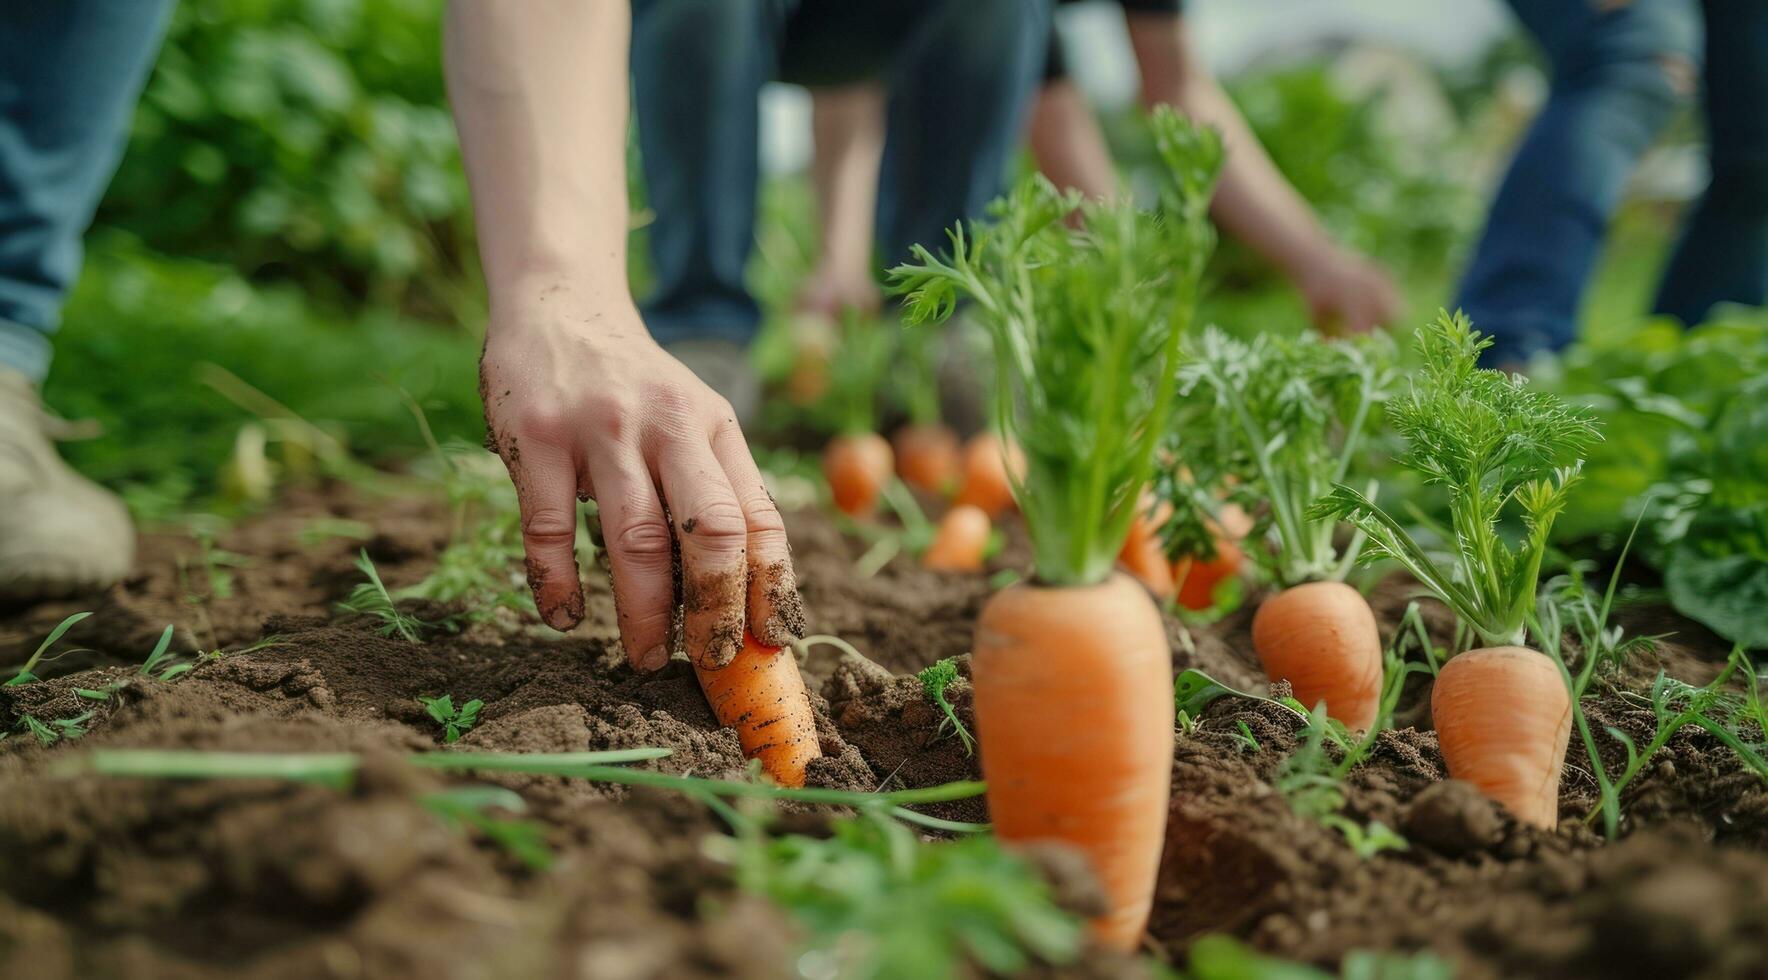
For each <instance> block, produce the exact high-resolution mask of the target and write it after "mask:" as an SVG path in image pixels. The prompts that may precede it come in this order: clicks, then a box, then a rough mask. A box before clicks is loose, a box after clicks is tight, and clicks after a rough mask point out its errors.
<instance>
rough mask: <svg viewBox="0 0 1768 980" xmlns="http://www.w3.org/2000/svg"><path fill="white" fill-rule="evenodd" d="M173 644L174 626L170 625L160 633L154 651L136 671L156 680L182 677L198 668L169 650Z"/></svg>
mask: <svg viewBox="0 0 1768 980" xmlns="http://www.w3.org/2000/svg"><path fill="white" fill-rule="evenodd" d="M171 646H172V627H171V626H170V625H168V626H167V627H166V629H165V631H164V632H162V633H161V634H160V640H159V642H158V643H156V644H154V648H153V652H152V653H150V654H148V655H147V659H146V660H145V661H143V662H142V664H141V669H140V670H138V671H136V673H138V674H140V675H141V676H142V677H150V678H152V679H154V680H156V681H169V680H172V679H174V678H177V677H182V676H183V675H185V674H188V673H190V672H191V671H192V670H195V669H196V664H194V663H189V662H186V661H180V660H178V659H177V656H176V655H175V654H173V653H171V652H169V650H170V648H171Z"/></svg>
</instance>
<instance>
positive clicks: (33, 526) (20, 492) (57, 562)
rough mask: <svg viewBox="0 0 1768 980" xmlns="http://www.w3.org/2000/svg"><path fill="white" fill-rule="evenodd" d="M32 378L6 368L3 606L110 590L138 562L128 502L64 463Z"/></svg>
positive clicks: (0, 532)
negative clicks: (127, 506)
mask: <svg viewBox="0 0 1768 980" xmlns="http://www.w3.org/2000/svg"><path fill="white" fill-rule="evenodd" d="M49 428H50V418H49V416H48V415H46V414H45V413H44V411H43V407H42V405H41V404H40V403H39V402H38V401H37V390H36V388H35V386H33V385H32V384H31V383H30V381H29V380H27V379H26V378H25V376H24V375H22V374H20V373H18V372H17V371H13V370H10V369H7V368H0V601H11V602H20V601H31V600H36V599H47V598H54V597H57V596H65V595H73V594H76V593H80V592H91V591H96V590H99V589H103V588H105V587H107V586H109V585H111V584H113V583H115V582H116V581H118V580H119V579H121V578H122V577H123V576H124V575H125V574H127V573H128V571H129V566H130V564H131V563H132V562H133V561H134V560H135V529H134V527H133V526H132V525H131V524H130V523H129V513H128V511H126V510H125V509H124V508H123V502H122V501H121V500H119V499H117V497H116V496H115V495H114V494H111V493H110V492H108V491H106V490H105V489H103V488H102V487H100V486H99V485H98V484H96V483H93V482H92V481H91V480H88V479H86V478H85V477H83V476H81V475H80V474H78V473H75V472H74V471H73V470H72V469H70V468H68V465H67V464H66V463H64V462H62V459H61V457H60V456H59V455H57V454H56V452H55V446H54V445H53V444H51V442H50V437H49Z"/></svg>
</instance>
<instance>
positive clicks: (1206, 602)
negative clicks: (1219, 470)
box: [1173, 504, 1252, 611]
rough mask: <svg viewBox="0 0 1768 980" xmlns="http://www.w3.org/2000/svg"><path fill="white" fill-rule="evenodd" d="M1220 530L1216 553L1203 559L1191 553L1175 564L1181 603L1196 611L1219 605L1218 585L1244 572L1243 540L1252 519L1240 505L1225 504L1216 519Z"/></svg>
mask: <svg viewBox="0 0 1768 980" xmlns="http://www.w3.org/2000/svg"><path fill="white" fill-rule="evenodd" d="M1212 523H1214V525H1215V532H1216V541H1215V545H1216V556H1215V557H1214V558H1210V559H1208V560H1204V561H1199V560H1197V559H1195V558H1192V557H1190V556H1186V557H1184V558H1180V559H1179V560H1178V561H1177V562H1175V563H1174V564H1173V580H1174V581H1175V582H1177V583H1178V588H1179V605H1181V606H1183V607H1185V608H1186V609H1190V610H1193V611H1196V610H1201V609H1208V608H1209V607H1211V606H1213V605H1215V590H1216V585H1217V584H1218V583H1220V582H1222V581H1223V580H1225V579H1229V578H1232V577H1234V576H1235V575H1238V574H1239V573H1240V566H1241V565H1242V564H1244V563H1245V561H1246V556H1245V555H1244V554H1242V553H1241V551H1240V541H1241V539H1242V538H1244V537H1246V533H1247V532H1248V531H1250V530H1252V518H1250V517H1248V516H1247V515H1246V511H1244V510H1241V509H1240V507H1239V506H1238V505H1236V504H1223V505H1222V510H1221V515H1220V520H1219V521H1217V522H1212Z"/></svg>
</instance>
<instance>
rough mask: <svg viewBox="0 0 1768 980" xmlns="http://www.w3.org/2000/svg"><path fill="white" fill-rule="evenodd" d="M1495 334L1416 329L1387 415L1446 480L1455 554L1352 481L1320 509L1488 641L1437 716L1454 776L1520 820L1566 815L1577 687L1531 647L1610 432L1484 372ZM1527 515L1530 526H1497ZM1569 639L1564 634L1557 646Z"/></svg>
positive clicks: (1446, 324) (1428, 470) (1411, 458)
mask: <svg viewBox="0 0 1768 980" xmlns="http://www.w3.org/2000/svg"><path fill="white" fill-rule="evenodd" d="M1490 343H1491V341H1490V340H1488V339H1486V338H1484V337H1482V336H1480V334H1479V332H1478V331H1476V330H1474V329H1473V325H1472V324H1471V323H1469V322H1468V320H1467V317H1465V316H1464V315H1462V314H1460V313H1456V314H1454V315H1453V316H1451V315H1450V314H1448V313H1447V312H1444V313H1442V314H1441V315H1440V316H1439V317H1438V318H1437V320H1436V321H1435V322H1434V323H1431V324H1427V325H1426V326H1425V327H1423V328H1422V329H1420V330H1419V331H1418V333H1417V346H1418V352H1419V354H1420V355H1421V358H1422V360H1423V368H1422V369H1421V370H1420V371H1418V372H1417V373H1416V374H1415V375H1414V376H1413V380H1412V384H1411V387H1410V389H1409V390H1408V391H1407V392H1405V393H1404V394H1403V395H1401V396H1398V397H1396V398H1394V399H1393V400H1392V401H1391V402H1390V403H1389V405H1388V408H1387V417H1388V421H1389V422H1390V424H1392V425H1393V427H1394V428H1395V429H1397V430H1398V431H1399V432H1400V433H1401V434H1402V435H1404V436H1405V437H1406V438H1407V442H1408V446H1407V450H1406V452H1405V454H1404V455H1403V456H1402V457H1401V461H1402V462H1403V463H1405V464H1406V465H1408V466H1410V467H1412V468H1414V469H1417V470H1418V471H1419V472H1420V473H1422V474H1424V476H1425V478H1426V480H1428V481H1429V482H1432V483H1437V484H1440V485H1442V486H1443V488H1444V489H1445V490H1446V491H1447V494H1448V500H1449V515H1450V527H1449V533H1450V534H1451V535H1452V540H1451V541H1450V542H1449V544H1450V547H1449V548H1448V549H1446V550H1447V551H1448V553H1449V557H1448V558H1446V559H1439V558H1438V557H1436V556H1435V555H1433V554H1432V553H1430V552H1426V551H1425V550H1424V549H1423V548H1421V547H1419V545H1418V543H1417V542H1416V541H1414V540H1413V539H1412V537H1411V535H1410V534H1409V533H1408V532H1407V531H1406V529H1405V528H1404V527H1403V526H1401V525H1400V523H1399V522H1398V521H1396V520H1394V519H1393V518H1392V517H1391V516H1389V515H1388V513H1387V512H1386V511H1385V510H1383V509H1382V508H1381V506H1380V505H1379V504H1377V503H1375V501H1373V500H1371V499H1369V497H1368V496H1367V495H1365V494H1364V493H1362V492H1361V491H1358V490H1356V489H1354V488H1352V487H1349V486H1346V485H1344V484H1339V485H1337V486H1335V487H1333V489H1332V492H1331V493H1330V494H1329V495H1327V496H1326V497H1325V498H1323V499H1322V500H1320V501H1319V502H1318V503H1317V504H1315V505H1314V507H1313V508H1312V510H1311V511H1310V513H1311V514H1313V515H1315V516H1317V517H1320V518H1342V519H1344V520H1347V521H1349V522H1350V523H1351V524H1352V525H1354V526H1355V527H1356V528H1357V530H1358V531H1359V532H1361V533H1362V534H1364V535H1366V536H1367V537H1368V540H1369V547H1368V549H1367V551H1366V557H1368V558H1392V559H1393V560H1395V561H1397V562H1399V563H1400V565H1402V566H1404V567H1405V569H1406V570H1407V571H1408V572H1410V573H1412V575H1413V576H1414V577H1415V578H1417V579H1418V581H1419V582H1421V583H1423V585H1424V587H1425V588H1426V589H1428V590H1430V591H1431V592H1433V593H1435V594H1436V596H1437V597H1438V598H1440V599H1442V600H1443V602H1444V603H1446V604H1447V605H1448V606H1449V608H1451V609H1453V610H1454V611H1455V615H1456V616H1457V617H1458V618H1459V619H1460V620H1461V623H1462V625H1463V627H1464V628H1465V629H1466V630H1468V631H1470V632H1471V633H1472V634H1473V635H1474V636H1476V637H1478V638H1479V639H1480V640H1481V641H1483V642H1484V643H1486V644H1488V646H1487V647H1486V648H1484V649H1479V650H1473V651H1470V652H1467V653H1462V654H1460V655H1458V656H1456V657H1454V658H1452V659H1451V660H1450V661H1449V662H1448V664H1447V665H1446V666H1444V667H1443V668H1442V670H1441V671H1440V672H1439V673H1438V675H1437V678H1436V685H1435V687H1434V689H1433V690H1432V692H1431V710H1432V714H1433V716H1434V718H1435V722H1436V726H1437V735H1438V743H1439V744H1440V745H1441V747H1442V752H1443V761H1444V762H1446V763H1447V764H1448V768H1449V775H1450V776H1452V777H1454V778H1456V779H1462V780H1466V781H1467V782H1470V783H1473V784H1474V785H1475V786H1478V787H1480V789H1481V790H1482V791H1484V792H1485V793H1486V795H1488V796H1490V797H1491V798H1492V799H1495V800H1497V801H1498V802H1500V803H1502V804H1504V806H1505V807H1507V808H1509V809H1510V811H1511V812H1512V813H1514V814H1515V815H1516V816H1517V818H1518V819H1520V820H1524V821H1526V822H1528V823H1531V824H1535V825H1536V826H1540V827H1547V828H1551V827H1553V826H1554V825H1555V824H1556V823H1557V821H1558V814H1559V807H1558V796H1559V777H1560V769H1561V766H1562V765H1563V763H1564V760H1565V750H1566V743H1567V741H1568V739H1569V737H1570V732H1571V724H1572V703H1571V693H1570V691H1569V690H1568V687H1567V684H1568V682H1567V681H1566V680H1565V679H1564V678H1563V676H1562V675H1561V672H1560V670H1559V668H1558V666H1557V665H1556V664H1555V663H1554V661H1553V660H1551V659H1550V658H1548V657H1547V655H1545V654H1542V653H1538V652H1535V651H1533V650H1528V649H1524V648H1523V647H1522V646H1521V644H1522V643H1524V642H1525V641H1526V640H1527V639H1528V630H1527V623H1528V621H1529V619H1530V618H1531V617H1532V616H1533V614H1534V609H1535V598H1536V592H1537V589H1538V582H1537V580H1538V579H1539V577H1540V571H1541V562H1542V559H1543V558H1544V557H1545V555H1546V552H1547V539H1548V534H1549V533H1550V532H1551V531H1552V528H1553V520H1554V518H1555V517H1556V516H1558V514H1559V512H1560V511H1561V510H1562V509H1563V508H1564V507H1565V501H1566V494H1567V491H1568V490H1569V489H1570V487H1571V486H1572V485H1573V484H1574V483H1575V482H1576V481H1577V479H1578V471H1579V468H1580V467H1581V466H1582V462H1583V455H1584V453H1585V452H1586V451H1587V450H1588V449H1589V447H1590V445H1591V444H1592V443H1594V442H1595V441H1596V440H1597V439H1598V438H1599V436H1598V434H1597V431H1596V425H1595V423H1594V422H1593V421H1592V420H1591V419H1590V418H1589V417H1588V416H1586V415H1583V414H1581V413H1579V412H1576V411H1574V410H1572V409H1571V408H1570V407H1569V406H1567V405H1566V404H1565V403H1564V402H1562V401H1560V400H1559V399H1558V398H1555V397H1553V396H1552V395H1549V394H1545V393H1542V392H1539V391H1535V390H1532V389H1530V388H1529V387H1528V382H1527V380H1526V379H1524V378H1522V377H1521V376H1520V375H1508V374H1504V373H1501V372H1498V371H1487V370H1481V369H1479V368H1478V367H1477V366H1476V365H1477V364H1478V363H1479V354H1480V351H1481V350H1483V349H1484V348H1485V347H1487V346H1489V345H1490ZM1510 509H1514V510H1515V511H1516V512H1518V515H1517V516H1520V518H1521V521H1520V523H1521V526H1522V528H1523V534H1522V536H1521V538H1520V540H1517V541H1514V542H1513V541H1512V540H1511V539H1509V538H1507V537H1505V536H1503V535H1501V534H1500V533H1499V531H1498V528H1499V527H1500V524H1501V522H1502V521H1503V519H1504V518H1505V517H1506V516H1507V514H1506V511H1507V510H1510ZM1557 640H1558V638H1557V637H1555V638H1553V641H1554V642H1557Z"/></svg>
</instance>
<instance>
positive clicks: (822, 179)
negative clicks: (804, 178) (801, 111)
mask: <svg viewBox="0 0 1768 980" xmlns="http://www.w3.org/2000/svg"><path fill="white" fill-rule="evenodd" d="M813 105H814V108H813V110H812V114H811V129H812V136H813V138H814V141H815V144H816V155H815V159H814V160H813V161H812V164H811V176H812V179H813V182H814V183H815V185H816V194H817V214H818V218H819V220H820V227H821V230H822V261H823V263H824V264H826V265H832V266H835V267H836V268H838V269H843V270H858V271H863V272H866V273H867V274H869V273H870V268H871V262H872V231H873V219H874V211H875V209H876V207H877V196H878V168H879V166H880V165H881V162H882V160H883V155H884V92H883V90H882V89H881V88H880V87H879V86H877V85H874V84H861V85H855V86H851V87H847V88H840V89H823V90H819V91H817V92H816V93H815V102H814V103H813Z"/></svg>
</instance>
